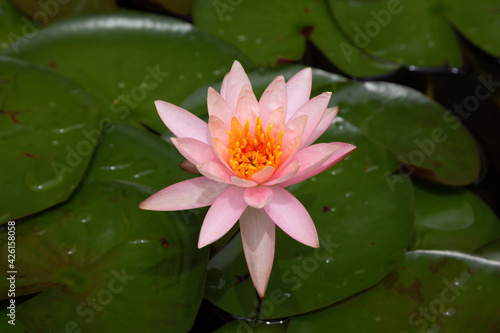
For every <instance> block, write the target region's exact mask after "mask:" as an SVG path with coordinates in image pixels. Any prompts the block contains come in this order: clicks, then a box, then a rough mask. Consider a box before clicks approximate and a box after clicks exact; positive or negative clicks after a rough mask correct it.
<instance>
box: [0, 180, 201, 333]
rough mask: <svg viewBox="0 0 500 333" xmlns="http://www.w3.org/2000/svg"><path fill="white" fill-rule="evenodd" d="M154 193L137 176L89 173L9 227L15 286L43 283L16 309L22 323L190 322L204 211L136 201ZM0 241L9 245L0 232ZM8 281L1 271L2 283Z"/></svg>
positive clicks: (153, 326)
mask: <svg viewBox="0 0 500 333" xmlns="http://www.w3.org/2000/svg"><path fill="white" fill-rule="evenodd" d="M151 194H152V191H151V189H149V188H146V187H143V186H140V185H136V184H131V183H124V182H115V181H91V182H87V183H85V184H84V185H83V186H82V188H81V189H79V191H78V192H77V193H76V194H75V195H74V196H73V197H72V200H71V201H69V202H67V203H65V204H64V205H61V206H58V207H57V208H54V209H52V210H50V211H49V212H47V213H45V214H42V215H39V216H37V217H35V218H32V219H30V220H28V221H26V222H24V223H23V224H20V225H18V226H17V227H16V244H17V246H16V262H15V269H16V270H17V271H18V274H17V280H16V295H17V296H20V295H27V294H32V293H36V292H40V294H38V295H37V296H36V297H34V298H32V299H31V300H29V301H27V302H26V303H25V304H24V305H22V306H21V307H20V308H18V309H17V318H18V320H19V321H20V322H21V323H22V324H23V325H24V326H25V327H26V328H27V329H28V330H29V331H37V332H42V331H43V332H61V331H65V330H68V329H69V330H77V329H81V330H82V331H86V332H111V331H113V332H114V331H122V332H140V331H147V332H149V331H150V332H159V331H168V332H185V331H187V330H189V329H190V327H191V325H192V324H193V322H194V319H195V316H196V313H197V311H198V307H199V305H200V302H201V297H202V293H203V284H204V279H205V272H206V264H207V254H208V252H207V251H206V250H204V249H202V250H199V249H198V248H197V247H196V244H197V242H196V241H197V238H198V232H199V228H200V224H201V221H200V220H199V219H198V218H197V217H196V216H195V215H194V214H186V213H183V212H176V213H167V212H149V211H142V210H140V209H139V208H138V204H139V203H140V202H141V201H142V200H144V198H147V197H148V196H149V195H151ZM6 236H7V232H6V231H4V232H2V239H3V240H5V239H6ZM0 249H1V251H2V253H7V242H6V241H2V242H1V244H0ZM7 284H8V281H7V280H6V279H5V277H3V278H2V279H1V281H0V287H1V289H2V290H6V289H8V288H7ZM2 296H3V297H6V294H3V295H2ZM68 327H70V328H68Z"/></svg>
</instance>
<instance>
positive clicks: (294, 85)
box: [286, 68, 312, 122]
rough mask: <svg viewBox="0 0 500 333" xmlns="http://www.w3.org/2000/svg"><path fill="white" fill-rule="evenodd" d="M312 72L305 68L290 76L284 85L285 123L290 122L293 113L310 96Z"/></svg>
mask: <svg viewBox="0 0 500 333" xmlns="http://www.w3.org/2000/svg"><path fill="white" fill-rule="evenodd" d="M311 85H312V71H311V68H305V69H303V70H301V71H300V72H298V73H297V74H295V75H294V76H292V78H290V80H288V82H287V83H286V96H287V102H286V103H287V104H286V105H287V110H286V121H287V122H288V120H290V119H291V118H292V116H293V115H294V114H295V112H296V111H297V110H298V109H299V108H300V107H301V106H302V105H304V104H305V103H306V102H307V101H308V100H309V97H310V96H311Z"/></svg>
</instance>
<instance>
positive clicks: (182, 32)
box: [3, 12, 250, 132]
mask: <svg viewBox="0 0 500 333" xmlns="http://www.w3.org/2000/svg"><path fill="white" fill-rule="evenodd" d="M16 50H17V52H16ZM3 53H4V54H7V55H11V56H15V57H18V58H21V59H24V60H27V61H30V62H32V63H36V64H40V65H44V66H47V67H52V68H53V69H54V70H55V71H57V72H59V73H61V74H63V75H65V76H67V77H70V78H72V79H73V80H75V81H76V82H79V83H80V84H82V86H84V87H85V88H87V89H88V90H89V91H90V92H91V93H92V94H94V95H95V96H98V97H99V99H100V100H101V101H102V103H103V105H104V106H105V107H104V110H103V113H104V117H105V119H106V120H110V121H118V122H127V123H133V124H138V123H139V122H141V123H144V124H146V125H147V126H149V127H150V128H152V129H154V130H156V131H157V132H163V131H164V125H163V123H162V122H161V120H160V118H159V117H158V114H157V113H156V110H155V107H154V104H153V102H154V101H155V100H158V99H159V100H165V101H169V102H171V103H173V104H179V103H180V102H181V101H182V100H183V99H184V98H185V97H187V96H188V95H189V94H190V93H191V92H192V91H193V90H195V89H196V88H198V87H199V86H201V85H204V84H207V83H210V82H213V81H217V80H220V79H221V78H222V77H223V76H224V74H225V73H226V72H228V71H229V69H230V67H231V65H232V63H233V61H234V60H235V59H238V60H240V61H241V62H242V64H243V65H244V66H245V67H249V66H250V64H249V62H248V60H246V59H245V58H244V57H243V56H242V55H241V53H239V52H238V51H236V50H235V49H234V48H232V47H231V46H229V45H227V44H225V43H224V42H222V41H220V40H218V39H217V38H215V37H213V36H211V35H209V34H207V33H204V32H202V31H199V30H198V29H196V28H195V27H193V26H192V25H191V24H188V23H185V22H182V21H180V20H176V19H172V18H165V17H161V16H157V15H149V14H140V13H127V12H124V13H113V14H103V15H95V16H85V17H77V18H72V19H68V20H64V21H59V22H56V23H54V24H51V25H49V26H48V27H46V28H44V29H42V30H40V31H39V33H38V34H37V35H36V36H35V37H34V38H32V39H31V40H30V42H29V43H15V44H14V45H12V47H11V48H9V49H7V50H5V51H4V52H3Z"/></svg>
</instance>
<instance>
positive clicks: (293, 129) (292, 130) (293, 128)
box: [282, 114, 307, 146]
mask: <svg viewBox="0 0 500 333" xmlns="http://www.w3.org/2000/svg"><path fill="white" fill-rule="evenodd" d="M306 124H307V116H306V115H305V114H303V115H302V116H300V117H297V118H294V119H293V120H292V121H290V123H289V124H288V126H286V130H285V134H284V135H283V139H282V140H283V141H282V143H283V146H285V145H286V144H287V143H288V141H290V140H291V139H293V138H295V137H297V136H300V137H302V134H303V133H304V128H305V127H306Z"/></svg>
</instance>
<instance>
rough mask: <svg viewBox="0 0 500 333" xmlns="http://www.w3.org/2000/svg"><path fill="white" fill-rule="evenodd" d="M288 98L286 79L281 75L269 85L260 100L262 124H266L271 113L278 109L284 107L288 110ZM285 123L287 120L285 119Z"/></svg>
mask: <svg viewBox="0 0 500 333" xmlns="http://www.w3.org/2000/svg"><path fill="white" fill-rule="evenodd" d="M286 98H287V97H286V85H285V78H284V77H283V76H282V75H280V76H278V77H276V78H275V79H274V80H273V82H271V84H269V86H268V87H267V88H266V90H265V91H264V93H263V94H262V97H261V98H260V100H259V108H260V118H261V120H262V123H264V124H265V123H266V121H267V118H268V117H269V115H270V114H271V112H273V111H274V110H276V109H277V108H279V107H283V108H284V109H285V110H286ZM283 116H284V117H285V116H286V115H285V114H284V115H283ZM284 121H285V118H283V122H284Z"/></svg>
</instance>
